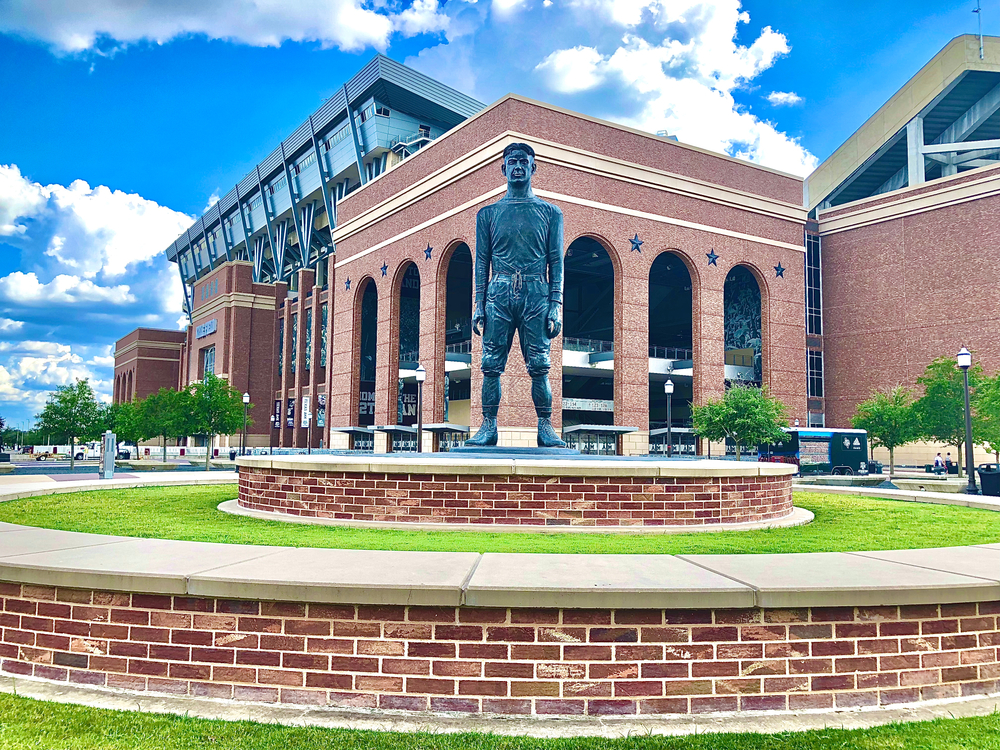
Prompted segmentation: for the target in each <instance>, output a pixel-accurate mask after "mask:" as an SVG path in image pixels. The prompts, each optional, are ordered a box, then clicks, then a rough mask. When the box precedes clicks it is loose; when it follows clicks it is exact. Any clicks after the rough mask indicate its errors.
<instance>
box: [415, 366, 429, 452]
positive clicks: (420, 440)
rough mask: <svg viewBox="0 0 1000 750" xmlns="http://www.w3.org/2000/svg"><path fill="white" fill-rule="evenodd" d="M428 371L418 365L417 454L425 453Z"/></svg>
mask: <svg viewBox="0 0 1000 750" xmlns="http://www.w3.org/2000/svg"><path fill="white" fill-rule="evenodd" d="M425 380H427V370H425V369H424V366H423V365H422V364H419V363H418V364H417V453H423V452H424V381H425Z"/></svg>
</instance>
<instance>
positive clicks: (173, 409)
mask: <svg viewBox="0 0 1000 750" xmlns="http://www.w3.org/2000/svg"><path fill="white" fill-rule="evenodd" d="M189 401H190V394H189V393H188V392H187V391H174V390H171V389H170V388H161V389H160V390H159V391H157V392H156V393H151V394H150V395H148V396H147V397H146V398H144V399H143V400H142V401H140V402H139V403H138V404H137V405H136V423H137V424H136V427H137V432H138V434H139V438H140V439H141V440H150V439H151V438H155V437H158V438H162V439H163V460H164V462H166V460H167V438H170V437H178V436H179V435H180V434H181V433H186V432H187V431H188V430H187V424H188V422H189V421H190V415H191V410H190V404H189Z"/></svg>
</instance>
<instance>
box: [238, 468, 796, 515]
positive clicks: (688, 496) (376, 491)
mask: <svg viewBox="0 0 1000 750" xmlns="http://www.w3.org/2000/svg"><path fill="white" fill-rule="evenodd" d="M362 460H363V461H364V459H362ZM368 461H369V462H370V459H368ZM408 463H412V464H414V465H413V468H409V467H408V466H407V464H408ZM600 463H601V462H595V461H552V462H542V461H531V462H525V461H516V462H515V461H508V462H494V463H492V464H489V463H488V464H477V463H475V462H470V461H465V462H462V461H460V460H455V459H451V460H448V459H440V460H438V461H436V462H431V461H428V460H427V459H424V460H422V462H421V463H419V464H416V463H415V462H414V461H413V459H410V458H409V457H405V458H400V459H398V460H395V461H393V462H392V463H388V461H387V462H386V463H383V464H381V465H375V466H372V465H370V463H366V464H362V466H363V468H362V467H360V466H355V465H354V464H352V463H347V462H346V461H338V460H336V459H332V458H331V457H318V458H314V459H312V460H311V461H301V460H300V461H290V460H287V459H269V458H253V459H241V460H240V482H239V504H240V506H242V507H244V508H247V509H251V510H262V511H270V512H275V511H277V512H282V513H288V514H291V515H296V516H311V517H318V518H331V519H339V520H345V521H375V522H392V523H399V522H412V523H460V524H512V525H535V526H543V525H573V526H687V525H707V524H745V523H753V522H759V521H769V520H773V519H780V518H784V517H786V516H789V515H790V514H791V513H792V510H793V509H792V488H791V472H790V471H787V470H786V469H787V467H784V466H782V465H778V464H771V465H766V464H765V465H763V468H762V469H761V468H759V467H760V466H761V465H759V464H737V463H735V462H720V461H714V462H694V461H692V462H656V461H645V462H630V463H629V466H628V469H629V473H628V475H624V474H623V473H618V474H617V475H616V474H615V473H609V471H608V466H609V465H611V466H612V467H615V464H616V463H617V462H615V461H614V460H612V461H605V462H603V467H601V466H600V465H599V464H600ZM623 463H624V462H623ZM702 463H704V464H705V466H704V468H701V467H700V466H699V464H702ZM621 465H622V464H619V466H621ZM616 468H617V467H616ZM793 470H794V469H793ZM779 471H780V472H781V473H778V472H779ZM515 472H517V473H515ZM763 472H769V473H763ZM670 474H673V475H670Z"/></svg>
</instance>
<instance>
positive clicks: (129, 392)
mask: <svg viewBox="0 0 1000 750" xmlns="http://www.w3.org/2000/svg"><path fill="white" fill-rule="evenodd" d="M132 372H133V371H132V370H129V371H128V385H127V386H126V388H125V400H126V401H134V400H135V381H134V380H133V378H132Z"/></svg>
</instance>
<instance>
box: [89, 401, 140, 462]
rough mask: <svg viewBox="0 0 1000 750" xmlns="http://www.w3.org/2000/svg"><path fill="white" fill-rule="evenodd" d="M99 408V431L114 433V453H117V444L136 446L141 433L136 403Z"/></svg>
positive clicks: (106, 405)
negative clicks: (132, 444)
mask: <svg viewBox="0 0 1000 750" xmlns="http://www.w3.org/2000/svg"><path fill="white" fill-rule="evenodd" d="M99 408H100V423H101V431H102V432H103V431H104V430H111V431H112V432H113V433H115V441H116V442H115V453H117V452H118V443H134V444H136V446H138V443H139V441H140V440H142V433H141V430H140V429H139V407H138V403H137V402H132V401H126V402H124V403H120V404H102V405H101V406H100V407H99Z"/></svg>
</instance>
